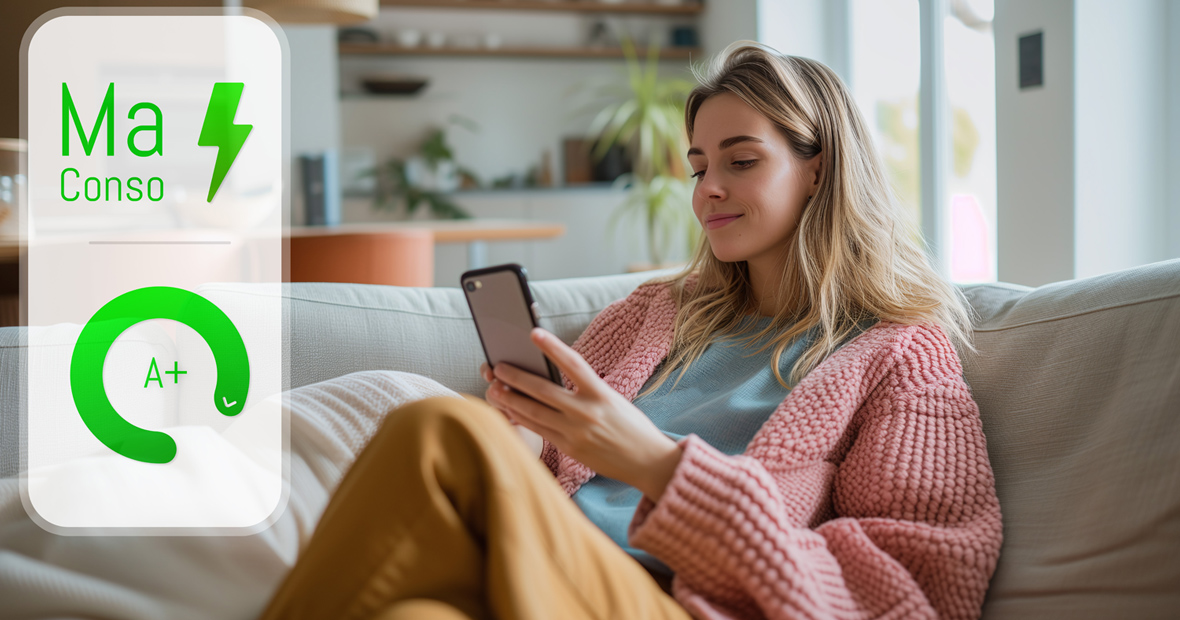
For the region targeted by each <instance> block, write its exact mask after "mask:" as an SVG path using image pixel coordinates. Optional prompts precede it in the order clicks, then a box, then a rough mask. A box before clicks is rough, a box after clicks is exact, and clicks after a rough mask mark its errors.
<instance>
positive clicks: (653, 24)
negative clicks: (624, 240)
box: [340, 8, 692, 182]
mask: <svg viewBox="0 0 1180 620" xmlns="http://www.w3.org/2000/svg"><path fill="white" fill-rule="evenodd" d="M598 19H603V20H605V22H606V23H607V25H608V26H609V28H610V29H611V30H612V32H621V31H628V32H631V33H632V34H633V35H634V36H636V37H639V38H643V37H648V36H650V37H653V38H656V39H658V40H659V41H660V42H661V43H663V44H666V41H667V39H668V30H669V29H670V28H671V27H672V26H673V25H677V24H684V23H686V20H685V18H683V17H673V18H662V19H659V18H651V17H643V16H638V17H617V16H595V15H580V14H577V13H562V12H554V13H530V12H516V11H513V12H506V11H469V10H464V11H438V10H419V9H388V8H386V9H383V10H382V12H381V15H380V16H379V18H378V20H376V21H374V22H370V23H369V24H366V26H368V27H373V28H376V29H377V30H379V31H380V32H381V33H382V35H383V36H387V37H388V36H392V35H393V34H394V33H396V32H397V31H399V30H406V29H414V30H418V31H419V32H421V33H427V32H441V33H444V34H446V35H449V36H451V37H452V38H454V37H468V38H471V37H476V38H478V36H479V35H480V34H482V33H493V32H494V33H497V34H499V35H500V36H501V38H502V40H503V45H505V46H526V45H529V46H544V45H550V46H572V45H578V44H581V43H582V42H583V41H584V40H585V37H586V35H587V34H588V32H589V30H590V28H591V27H592V25H593V23H594V22H595V21H596V20H598ZM691 21H692V20H691V19H689V20H687V23H691ZM340 67H341V74H340V80H341V87H342V89H343V90H344V91H345V92H348V93H354V94H353V95H350V96H346V97H345V98H344V99H343V100H342V101H341V103H340V110H341V114H342V117H343V124H342V142H343V144H344V146H345V147H357V148H366V147H368V148H371V149H372V150H373V152H374V155H375V157H376V158H377V159H378V160H384V159H386V158H388V157H390V156H399V157H404V156H407V155H409V154H411V153H413V152H414V151H415V150H416V148H417V146H418V144H419V143H420V142H421V140H422V139H423V138H424V137H425V135H426V133H427V131H428V130H429V129H430V128H432V127H439V126H443V125H445V124H446V122H447V119H448V118H449V117H450V116H451V115H452V114H457V115H460V116H463V117H465V118H469V119H471V120H473V121H475V122H476V123H477V124H478V125H479V131H478V132H476V133H472V132H470V131H468V130H466V129H463V128H461V127H452V128H451V129H449V130H448V132H447V139H448V141H449V142H450V144H451V145H452V146H453V147H454V149H455V152H456V159H457V160H458V162H459V163H460V164H461V165H464V166H467V167H468V168H470V169H472V170H473V171H474V172H475V173H476V174H477V175H478V176H479V177H480V178H481V179H482V180H484V181H485V182H486V181H490V180H491V179H492V178H495V177H499V176H503V175H505V174H509V173H521V174H523V173H524V172H526V171H527V170H528V168H529V167H530V166H533V165H537V164H539V163H540V161H541V157H542V153H543V152H544V151H546V150H548V151H549V152H550V155H551V161H552V171H553V173H554V177H555V179H560V178H561V177H562V161H561V143H562V139H563V138H565V137H569V136H572V137H577V136H581V135H584V134H585V133H586V129H587V128H588V127H589V125H590V122H591V120H592V119H593V116H594V115H593V112H594V111H596V110H598V109H601V107H602V106H603V105H604V104H603V102H602V100H601V99H598V98H596V97H595V92H596V90H597V89H599V88H600V87H602V86H603V85H605V84H619V83H623V84H625V80H626V72H625V67H624V65H623V62H622V61H621V60H584V59H562V58H553V59H550V58H537V59H533V58H498V57H482V58H481V57H476V56H471V57H430V56H345V57H343V58H342V60H341V63H340ZM661 70H662V72H663V73H664V74H667V75H677V76H680V77H685V78H691V74H690V73H689V72H688V64H687V63H686V62H684V61H668V62H664V63H662V67H661ZM388 74H398V75H411V76H420V77H424V78H427V79H429V84H428V85H427V86H426V87H425V88H424V89H423V90H422V91H419V93H417V94H415V95H411V96H397V97H390V96H384V97H376V96H356V95H355V93H358V92H359V91H360V86H359V84H360V81H361V79H362V78H363V77H365V76H374V75H388ZM596 101H597V105H594V104H595V102H596Z"/></svg>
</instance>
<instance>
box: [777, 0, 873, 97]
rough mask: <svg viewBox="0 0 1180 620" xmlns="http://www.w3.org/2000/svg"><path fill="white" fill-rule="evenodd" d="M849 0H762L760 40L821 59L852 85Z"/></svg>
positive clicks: (780, 49) (781, 49) (779, 48)
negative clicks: (848, 27)
mask: <svg viewBox="0 0 1180 620" xmlns="http://www.w3.org/2000/svg"><path fill="white" fill-rule="evenodd" d="M849 1H850V0H758V3H757V4H758V6H757V27H758V40H759V41H761V42H762V43H765V44H767V45H769V46H771V47H773V48H774V49H776V50H778V51H780V52H782V53H784V54H790V55H792V56H805V57H807V58H812V59H815V60H818V61H820V62H822V63H824V64H826V65H827V66H829V67H831V68H832V69H833V70H834V71H835V72H836V73H837V74H839V75H840V77H841V78H842V79H843V80H844V81H845V83H850V72H849V49H848V33H847V24H848V5H849Z"/></svg>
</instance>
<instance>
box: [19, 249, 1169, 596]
mask: <svg viewBox="0 0 1180 620" xmlns="http://www.w3.org/2000/svg"><path fill="white" fill-rule="evenodd" d="M650 276H651V274H632V275H620V276H609V277H600V278H582V279H571V280H553V281H544V282H536V283H534V292H535V295H536V297H537V299H538V302H539V304H540V307H541V316H542V324H543V325H544V326H545V327H548V328H549V329H551V330H553V331H555V332H556V333H557V334H559V335H560V336H561V337H562V338H563V339H564V340H566V341H567V342H571V341H572V340H573V339H574V338H575V337H576V336H577V335H578V334H579V333H580V332H581V331H582V330H583V329H584V328H585V327H586V325H587V324H588V323H589V321H590V320H591V319H592V318H593V317H594V316H595V315H596V314H597V313H598V312H599V311H601V310H602V308H603V307H605V306H606V305H607V304H608V303H610V302H611V301H613V300H615V299H618V298H621V297H623V296H625V295H626V294H627V293H628V292H629V291H631V290H632V289H633V288H634V287H635V286H637V285H638V284H639V283H640V282H642V281H643V280H645V279H647V278H648V277H650ZM964 290H965V293H966V295H967V297H968V299H969V300H970V301H971V304H972V305H973V307H974V308H975V310H976V312H977V313H978V315H979V317H978V322H977V328H976V332H975V338H976V345H977V347H978V349H979V352H978V354H976V355H971V356H967V357H966V358H965V359H964V364H965V368H966V379H967V382H968V383H969V384H970V385H971V388H972V390H973V392H974V395H975V398H976V400H977V401H978V403H979V406H980V410H981V412H982V415H983V422H984V429H985V431H986V433H987V438H988V449H989V453H990V455H991V459H992V465H993V467H994V469H995V472H996V480H997V486H998V491H999V496H1000V502H1001V507H1002V509H1003V513H1004V537H1005V538H1004V547H1003V551H1002V555H1001V557H1000V564H999V567H998V569H997V571H996V574H995V577H994V579H993V580H992V584H991V588H990V590H989V594H988V598H987V602H986V605H985V608H984V617H986V618H1047V617H1061V618H1175V617H1180V260H1175V261H1169V262H1165V263H1158V264H1154V265H1149V266H1145V267H1141V268H1137V269H1132V270H1128V271H1124V272H1119V273H1114V274H1110V275H1106V276H1100V277H1096V278H1089V279H1085V280H1076V281H1070V282H1062V283H1057V284H1051V285H1047V286H1043V287H1040V288H1036V289H1028V288H1024V287H1019V286H1012V285H1005V284H996V285H976V286H968V287H965V289H964ZM201 292H202V294H203V295H205V296H206V297H208V298H209V299H211V300H212V301H214V302H215V303H218V304H220V305H223V306H226V307H231V306H232V307H243V306H245V307H248V306H250V305H251V304H253V303H255V302H256V300H257V291H255V290H253V289H252V288H251V287H249V286H244V285H209V286H206V287H204V288H203V289H202V290H201ZM286 296H287V298H288V300H289V306H288V309H289V313H290V314H289V317H290V320H289V325H290V328H291V334H293V336H292V337H291V338H290V341H289V346H290V349H289V352H290V355H289V360H290V369H289V381H290V385H291V386H292V387H297V386H302V385H307V384H311V383H315V382H319V381H323V380H326V379H330V378H333V377H337V376H340V375H344V374H347V373H352V372H356V371H361V370H372V369H392V370H402V371H409V372H415V373H420V374H424V375H427V376H430V377H433V378H435V379H437V380H438V381H440V382H441V383H443V384H444V385H446V386H448V387H450V388H452V389H454V390H457V391H460V392H468V393H473V394H482V393H483V389H484V384H483V382H482V380H481V379H480V378H479V377H478V376H477V373H476V367H477V366H478V364H479V362H480V361H481V350H480V347H479V344H478V340H477V338H476V333H475V330H474V327H473V326H472V323H471V320H470V317H469V315H468V311H467V308H466V305H465V304H464V302H463V299H462V296H461V294H460V291H459V290H458V289H405V288H391V287H379V286H361V285H347V284H301V285H300V284H297V285H292V286H291V287H290V289H289V291H288V293H287V294H286ZM63 329H64V334H65V336H64V337H63V346H67V345H68V344H69V334H70V333H76V331H75V332H70V330H69V328H63ZM75 329H76V326H75ZM19 340H20V332H19V330H16V329H0V368H3V376H2V377H0V476H6V477H10V478H11V476H14V475H15V474H16V471H17V467H18V459H17V457H16V455H17V453H18V452H17V445H18V444H17V441H18V435H19V434H18V432H17V428H18V427H17V419H18V418H17V414H18V411H19V397H18V393H19V390H18V389H17V388H18V385H19V376H20V373H19V367H20V366H19V360H20V355H19V353H20V342H19ZM63 350H68V347H67V348H66V349H63ZM166 417H167V416H165V418H166ZM162 423H164V424H168V423H175V424H180V423H183V420H182V419H179V418H176V417H174V418H173V419H172V420H171V422H169V421H168V420H167V419H165V420H164V421H163V422H162ZM2 490H3V489H2V487H0V496H2V495H3V492H2ZM0 499H2V498H0ZM317 501H319V500H317ZM10 513H11V511H9V513H5V512H4V510H3V508H2V507H0V601H4V600H5V596H12V595H13V593H14V592H15V593H17V595H18V596H19V593H20V592H21V590H20V589H19V588H18V587H17V586H15V585H13V584H14V583H18V582H19V579H20V577H21V575H20V571H21V570H29V569H27V568H25V567H27V565H28V563H29V562H31V561H34V560H35V561H36V562H37V563H39V564H37V565H38V566H40V567H41V568H43V567H44V566H46V565H52V564H53V558H52V557H32V556H34V555H35V554H36V553H37V552H38V549H40V550H44V549H46V548H56V549H59V550H60V549H61V548H67V547H69V545H71V544H73V545H78V544H84V543H82V542H72V541H68V540H62V539H61V538H60V537H52V536H50V535H48V534H44V533H37V534H32V533H30V534H28V535H29V536H34V535H35V536H40V537H41V538H40V539H38V540H42V539H45V540H49V539H52V541H53V543H52V545H50V544H49V543H44V544H40V543H39V544H28V545H23V546H22V545H18V544H14V543H13V542H12V541H13V540H15V538H13V537H12V536H9V537H5V535H4V533H5V531H10V532H11V531H13V530H12V529H11V528H12V527H23V528H24V529H21V530H19V531H22V532H27V533H28V532H34V531H35V528H33V529H30V528H29V526H28V525H27V524H26V525H20V524H16V525H14V523H13V522H12V520H14V519H15V520H19V519H21V518H23V516H22V515H14V514H10ZM5 518H7V519H9V523H8V524H7V525H6V524H5V523H4V522H3V520H4V519H5ZM5 527H8V528H9V529H8V530H5V529H4V528H5ZM242 542H245V541H242ZM131 544H141V545H148V546H149V547H150V546H151V545H152V544H155V543H152V542H151V541H148V542H142V541H139V542H134V543H133V542H119V541H113V542H111V543H110V544H108V545H102V546H99V549H98V551H97V552H96V553H99V556H100V557H99V558H98V559H94V558H91V559H89V560H88V564H87V566H88V567H89V570H92V571H95V572H96V576H97V574H98V573H101V567H102V561H103V560H102V557H101V554H102V553H107V554H109V557H108V558H107V560H106V561H110V562H118V561H120V555H119V553H120V545H131ZM158 544H159V545H162V546H163V545H166V544H167V543H165V542H160V543H158ZM218 544H220V543H219V541H213V540H209V541H205V543H204V546H203V547H200V548H201V549H203V550H208V549H214V548H217V545H218ZM283 544H287V545H288V546H287V547H283ZM293 544H296V543H294V542H289V543H281V542H276V543H274V545H273V546H274V548H275V549H277V551H274V552H275V553H288V554H289V553H292V551H291V548H290V545H293ZM187 548H189V549H191V548H192V547H187ZM268 549H269V547H268ZM169 551H171V552H173V553H175V554H179V555H183V553H187V552H184V551H176V548H175V547H170V548H169V550H165V551H164V552H162V553H163V554H164V555H165V556H166V555H167V553H168V552H169ZM58 557H62V556H61V555H59V556H58ZM169 561H170V562H173V563H176V562H181V561H183V557H181V558H180V559H177V558H176V557H172V558H171V559H170V560H169ZM69 568H70V570H75V571H77V570H87V568H86V567H82V568H79V567H78V566H70V567H69ZM153 569H154V567H153V566H151V565H150V563H149V564H148V565H145V566H144V567H143V570H145V571H151V570H153ZM38 570H40V568H39V569H38ZM277 578H278V575H277V574H276V575H271V576H270V577H268V578H267V579H262V580H260V581H259V582H258V584H257V585H255V586H251V587H254V588H256V589H259V590H263V589H265V588H269V587H273V584H274V581H275V579H277ZM6 579H7V580H8V581H7V582H6V581H5V580H6ZM14 580H15V581H14ZM18 585H19V584H18ZM127 587H134V586H133V585H131V586H127ZM242 587H244V586H242ZM194 598H196V597H194ZM247 598H249V597H247ZM255 598H256V599H257V600H256V601H255V602H254V603H253V604H255V605H257V604H258V602H257V601H260V600H263V599H264V598H265V592H259V593H257V597H255ZM10 600H13V599H10ZM4 605H5V604H4V603H2V602H0V617H4V615H5V614H4V611H3V608H4ZM198 607H199V606H198ZM36 608H37V607H36V606H35V605H31V606H26V607H25V609H26V610H28V609H36ZM249 609H252V608H251V607H249V606H248V605H246V606H244V607H243V608H242V610H241V613H242V614H244V615H248V613H247V612H248V611H249ZM223 611H224V609H223ZM114 615H118V614H114ZM134 615H135V614H133V613H127V614H126V616H128V617H132V616H134ZM199 615H200V613H196V616H199Z"/></svg>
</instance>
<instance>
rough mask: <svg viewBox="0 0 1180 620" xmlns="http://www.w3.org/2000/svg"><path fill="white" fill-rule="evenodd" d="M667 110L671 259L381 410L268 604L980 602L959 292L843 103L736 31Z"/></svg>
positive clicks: (483, 607) (650, 609) (983, 582)
mask: <svg viewBox="0 0 1180 620" xmlns="http://www.w3.org/2000/svg"><path fill="white" fill-rule="evenodd" d="M685 121H686V129H687V132H688V137H689V140H690V142H691V148H690V149H689V151H688V157H689V162H690V163H691V165H692V169H693V171H694V174H693V177H694V178H695V179H696V188H695V191H694V193H693V199H692V208H693V211H694V213H695V214H696V217H697V219H698V221H699V222H700V223H701V226H702V227H703V229H704V234H703V235H702V239H701V242H700V244H699V246H698V248H697V251H696V253H695V255H694V257H693V259H692V261H691V263H690V264H689V265H688V267H686V268H685V269H684V270H683V271H682V272H680V273H678V274H676V275H674V276H671V277H665V278H660V279H656V280H653V281H650V282H647V283H645V284H644V285H642V286H640V287H639V288H638V289H637V290H635V291H634V292H633V293H632V294H631V295H629V296H628V297H627V298H626V299H623V300H620V301H617V302H615V303H614V304H611V305H610V306H609V307H607V308H606V309H605V310H603V311H602V312H601V313H600V314H599V315H598V316H597V317H596V318H595V319H594V321H593V322H591V324H590V326H589V327H588V328H587V329H586V331H585V332H584V333H583V334H582V335H581V336H580V337H579V338H578V339H577V341H576V342H574V344H573V347H572V348H570V347H567V346H565V345H564V344H563V343H561V342H560V341H559V340H558V339H557V338H556V337H555V336H553V335H552V334H549V333H548V332H545V331H543V330H539V329H538V330H534V332H533V341H534V343H535V344H536V345H537V346H538V347H539V348H540V349H541V350H543V351H544V352H545V353H546V355H548V356H549V357H550V359H551V360H552V361H553V362H554V363H555V364H556V365H557V366H558V367H559V368H560V369H561V370H562V372H563V374H564V379H565V386H564V387H559V386H557V385H554V384H552V383H550V382H548V381H547V380H545V379H542V378H540V377H537V376H534V375H531V374H528V373H526V372H524V371H521V370H519V369H516V368H513V367H511V366H508V365H503V364H502V365H499V366H497V367H496V368H495V369H488V368H486V366H485V367H484V368H482V369H481V372H483V373H484V377H485V379H487V380H488V381H489V382H490V386H489V388H488V391H487V394H486V399H487V400H486V402H484V401H482V400H479V399H476V398H474V397H469V398H468V400H461V399H456V398H447V397H441V398H429V399H425V400H419V401H416V402H413V403H410V404H406V405H404V406H402V407H399V408H397V409H395V410H393V411H391V412H390V413H389V415H388V417H387V419H386V421H385V423H384V424H383V426H382V428H381V429H380V430H379V431H378V432H377V434H376V435H375V437H374V438H373V439H372V441H371V442H370V443H369V445H368V446H367V447H366V449H365V450H364V452H363V453H361V455H360V457H359V458H358V459H357V461H356V463H355V465H354V466H353V468H352V469H351V470H350V471H349V473H348V474H347V476H346V477H345V478H344V480H343V482H342V483H341V484H340V486H339V488H338V489H337V491H336V493H335V495H334V496H333V498H332V500H331V502H330V504H329V505H328V508H327V509H326V511H325V513H324V516H323V518H322V520H321V521H320V523H319V526H318V528H317V530H316V532H315V534H314V535H313V537H312V539H311V542H310V543H309V546H308V548H307V549H306V550H305V551H304V552H303V553H302V554H301V555H300V558H299V561H298V563H297V564H296V565H295V568H294V569H293V571H292V572H291V574H290V575H289V576H288V577H287V580H286V581H285V582H284V584H283V586H282V587H281V588H280V590H279V591H278V593H277V594H276V595H275V597H274V598H273V599H272V600H271V603H270V605H269V607H268V610H267V613H266V614H265V617H268V618H271V617H274V618H278V617H283V618H288V617H307V618H319V617H323V618H327V617H332V618H489V617H496V618H530V619H538V620H540V619H546V620H548V619H557V618H560V619H567V618H603V619H606V618H676V619H686V618H691V617H696V618H761V617H769V618H797V617H808V618H810V617H823V618H835V617H860V618H868V617H878V616H889V617H905V618H911V617H954V618H970V617H978V616H979V614H980V612H981V607H982V604H983V597H984V593H985V591H986V589H987V585H988V581H989V579H990V577H991V574H992V571H993V570H994V569H995V566H996V561H997V558H998V555H999V549H1000V537H1001V529H1000V509H999V504H998V502H997V499H996V493H995V483H994V480H993V476H992V470H991V466H990V464H989V462H988V456H987V448H986V444H985V440H984V436H983V431H982V428H981V425H980V419H979V411H978V408H977V407H976V405H975V402H974V401H973V400H972V397H971V393H970V391H969V389H968V387H967V385H966V384H965V383H964V382H963V379H962V368H961V366H960V363H959V357H958V354H957V353H956V349H955V347H954V346H953V343H954V344H958V345H960V346H961V347H962V348H966V349H970V343H969V341H968V339H969V333H970V332H969V319H968V316H967V311H966V305H965V302H964V301H962V299H961V298H960V297H959V296H958V295H957V293H956V292H955V289H954V288H953V287H952V286H950V285H949V284H948V283H947V282H946V281H944V280H943V279H942V278H940V277H939V276H938V274H937V273H936V272H935V271H933V270H932V269H931V268H930V266H929V265H928V263H927V261H926V259H925V256H924V254H923V252H922V250H921V248H920V246H919V244H918V242H917V241H916V240H915V237H914V235H913V234H912V232H911V229H910V227H909V226H907V225H905V223H904V219H903V216H902V215H901V214H900V213H899V210H898V207H897V204H896V201H895V200H894V199H893V197H892V196H891V193H890V190H889V185H888V181H887V180H886V178H885V175H884V172H883V170H882V165H881V162H880V159H879V157H878V155H877V154H876V152H875V150H874V148H873V145H872V142H871V139H870V136H869V133H868V130H867V128H866V127H865V124H864V120H863V119H862V118H861V115H860V113H859V112H858V111H857V108H856V105H855V104H854V102H853V101H852V99H851V97H850V96H849V95H848V92H847V91H846V90H845V88H844V86H843V84H842V83H841V82H840V80H839V78H838V77H837V76H836V75H835V74H834V73H833V72H832V71H831V70H829V69H828V68H827V67H825V66H823V65H822V64H820V63H818V62H815V61H812V60H808V59H805V58H796V57H789V56H780V55H778V54H776V53H774V52H773V51H772V50H769V49H768V48H765V47H763V46H760V45H757V44H754V43H751V42H739V43H735V44H734V45H732V46H730V47H729V48H728V49H727V50H726V51H725V52H724V53H723V54H722V55H721V56H720V57H719V58H718V59H717V60H715V61H714V64H713V65H712V67H710V68H709V70H708V72H707V75H705V76H704V77H703V78H702V83H701V85H700V86H698V87H697V88H696V89H695V90H694V91H693V92H692V94H691V95H690V96H689V99H688V102H687V110H686V118H685ZM489 404H490V406H489ZM509 422H511V424H509ZM513 425H515V428H516V430H518V431H519V433H520V435H521V436H524V437H525V439H526V442H525V443H523V444H522V442H521V441H519V440H518V439H517V438H516V437H515V435H516V434H515V433H514V432H513ZM526 444H531V445H532V446H533V452H532V454H531V455H530V454H529V451H528V450H526V449H525V447H524V445H526ZM537 456H539V457H540V459H537ZM570 498H572V501H571V499H570ZM669 584H670V586H669Z"/></svg>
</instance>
